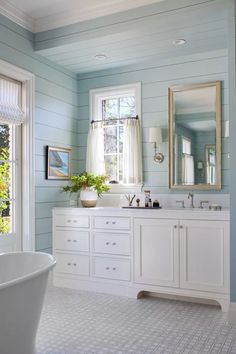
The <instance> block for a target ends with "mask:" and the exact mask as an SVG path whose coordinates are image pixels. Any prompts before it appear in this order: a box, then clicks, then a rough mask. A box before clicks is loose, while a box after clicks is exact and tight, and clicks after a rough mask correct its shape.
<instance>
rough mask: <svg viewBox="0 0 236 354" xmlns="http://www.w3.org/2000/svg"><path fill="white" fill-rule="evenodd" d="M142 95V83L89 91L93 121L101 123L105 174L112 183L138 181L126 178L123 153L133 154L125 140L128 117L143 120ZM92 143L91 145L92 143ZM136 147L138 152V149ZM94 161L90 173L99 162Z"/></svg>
mask: <svg viewBox="0 0 236 354" xmlns="http://www.w3.org/2000/svg"><path fill="white" fill-rule="evenodd" d="M140 96H141V86H140V84H132V85H124V86H119V87H108V88H104V89H98V90H91V91H90V100H91V101H90V102H91V106H90V116H91V117H90V118H91V119H90V120H91V121H99V122H101V123H102V125H101V126H102V129H103V142H102V144H100V146H101V145H102V149H103V152H102V155H103V161H104V168H105V171H104V172H105V173H106V175H108V176H109V180H110V182H113V183H119V184H127V181H129V182H128V183H134V184H135V183H136V181H135V178H133V177H132V178H127V176H125V166H126V164H125V161H124V158H126V156H124V154H125V155H129V152H130V151H127V144H126V141H124V139H125V136H126V135H125V131H124V130H125V129H126V128H125V125H126V121H127V120H128V118H131V117H132V118H133V119H134V118H135V117H136V116H138V117H139V119H140V116H141V114H140V111H141V109H140V108H141V104H140ZM89 143H90V144H91V141H90V142H89ZM97 145H98V144H97ZM139 145H140V146H141V142H139ZM133 148H134V149H135V146H133ZM124 149H126V151H124ZM140 151H141V150H140ZM95 158H96V157H95V156H93V157H92V159H94V160H93V161H92V163H91V165H90V166H91V167H90V170H93V165H95V163H96V161H95ZM140 158H142V156H140ZM97 160H98V157H97ZM100 160H101V158H100ZM86 169H87V168H86ZM132 173H133V172H132ZM132 173H131V174H132ZM140 182H141V180H140Z"/></svg>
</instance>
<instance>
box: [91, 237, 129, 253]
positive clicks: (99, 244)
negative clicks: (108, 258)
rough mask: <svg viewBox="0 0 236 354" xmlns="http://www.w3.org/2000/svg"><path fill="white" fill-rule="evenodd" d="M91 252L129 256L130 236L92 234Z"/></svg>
mask: <svg viewBox="0 0 236 354" xmlns="http://www.w3.org/2000/svg"><path fill="white" fill-rule="evenodd" d="M92 241H93V242H92V245H93V251H94V252H97V253H108V254H120V255H129V254H130V235H129V234H111V233H108V232H96V233H93V234H92Z"/></svg>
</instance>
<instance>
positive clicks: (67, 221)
mask: <svg viewBox="0 0 236 354" xmlns="http://www.w3.org/2000/svg"><path fill="white" fill-rule="evenodd" d="M55 225H56V226H59V227H60V226H61V227H63V226H66V227H89V216H86V215H80V216H77V215H74V216H73V215H72V216H69V215H56V216H55Z"/></svg>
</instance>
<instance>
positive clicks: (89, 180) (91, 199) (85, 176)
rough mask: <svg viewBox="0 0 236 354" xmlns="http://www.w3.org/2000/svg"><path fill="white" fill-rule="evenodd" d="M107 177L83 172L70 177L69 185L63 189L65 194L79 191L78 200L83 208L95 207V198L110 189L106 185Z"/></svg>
mask: <svg viewBox="0 0 236 354" xmlns="http://www.w3.org/2000/svg"><path fill="white" fill-rule="evenodd" d="M106 179H107V176H105V175H94V174H92V173H89V172H86V171H85V172H83V173H81V174H80V175H74V176H71V177H70V182H71V183H70V185H68V186H66V187H63V190H64V191H65V192H71V193H77V192H78V191H80V200H81V204H82V206H83V207H87V208H88V207H95V206H96V202H97V198H98V197H100V196H101V195H102V193H104V192H107V191H108V190H109V189H110V187H109V186H108V185H106V183H105V182H106Z"/></svg>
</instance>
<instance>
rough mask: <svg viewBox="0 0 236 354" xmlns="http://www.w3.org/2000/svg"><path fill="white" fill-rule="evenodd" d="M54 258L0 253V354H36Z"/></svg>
mask: <svg viewBox="0 0 236 354" xmlns="http://www.w3.org/2000/svg"><path fill="white" fill-rule="evenodd" d="M55 264H56V260H55V258H54V257H53V256H51V255H49V254H46V253H39V252H16V253H5V254H0V353H1V354H34V353H35V337H36V333H37V328H38V324H39V319H40V314H41V310H42V305H43V300H44V295H45V290H46V286H47V279H48V274H49V270H50V269H52V267H53V266H54V265H55Z"/></svg>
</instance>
